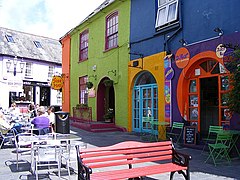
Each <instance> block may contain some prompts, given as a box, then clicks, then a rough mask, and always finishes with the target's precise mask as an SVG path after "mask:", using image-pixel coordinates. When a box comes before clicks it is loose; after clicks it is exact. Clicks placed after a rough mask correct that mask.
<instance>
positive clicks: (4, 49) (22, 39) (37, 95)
mask: <svg viewBox="0 0 240 180" xmlns="http://www.w3.org/2000/svg"><path fill="white" fill-rule="evenodd" d="M61 58H62V47H61V43H60V42H59V41H58V40H55V39H51V38H46V37H42V36H37V35H33V34H28V33H23V32H19V31H15V30H10V29H7V28H2V27H0V87H1V88H0V106H1V107H2V108H3V109H7V108H8V107H9V106H10V104H11V103H12V102H16V103H17V105H18V106H19V107H27V105H28V104H29V103H34V104H39V105H42V106H49V105H59V106H61V105H62V101H61V97H62V95H61V92H60V91H58V90H53V89H51V87H50V84H51V78H52V76H53V75H61V73H62V59H61Z"/></svg>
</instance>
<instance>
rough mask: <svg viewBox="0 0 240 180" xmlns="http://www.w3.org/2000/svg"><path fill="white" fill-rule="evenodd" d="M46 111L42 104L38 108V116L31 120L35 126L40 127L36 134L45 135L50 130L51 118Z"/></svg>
mask: <svg viewBox="0 0 240 180" xmlns="http://www.w3.org/2000/svg"><path fill="white" fill-rule="evenodd" d="M45 112H46V110H45V108H44V107H43V106H40V107H39V108H38V109H37V113H38V116H37V117H35V118H34V119H33V120H32V121H31V124H33V125H34V128H35V129H38V132H36V131H34V134H37V135H38V134H40V135H43V134H47V133H49V132H50V128H49V127H50V120H49V118H48V117H46V115H45Z"/></svg>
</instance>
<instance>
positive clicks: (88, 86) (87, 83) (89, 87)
mask: <svg viewBox="0 0 240 180" xmlns="http://www.w3.org/2000/svg"><path fill="white" fill-rule="evenodd" d="M86 86H87V88H88V89H91V88H92V87H93V83H92V82H90V81H89V82H86Z"/></svg>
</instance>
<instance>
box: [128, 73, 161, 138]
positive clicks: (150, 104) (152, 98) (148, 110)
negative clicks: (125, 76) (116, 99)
mask: <svg viewBox="0 0 240 180" xmlns="http://www.w3.org/2000/svg"><path fill="white" fill-rule="evenodd" d="M132 108H133V109H132V112H134V113H133V114H132V127H133V131H134V132H150V131H151V127H148V126H149V124H146V123H145V122H144V120H143V118H144V117H151V118H153V120H155V121H158V86H157V83H156V79H155V78H154V76H153V75H152V74H151V73H150V72H149V71H142V72H141V73H139V74H138V76H137V78H136V79H135V82H134V87H133V94H132ZM157 133H158V132H157V130H156V134H157Z"/></svg>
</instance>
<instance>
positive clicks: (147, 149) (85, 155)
mask: <svg viewBox="0 0 240 180" xmlns="http://www.w3.org/2000/svg"><path fill="white" fill-rule="evenodd" d="M168 150H172V146H171V145H167V146H159V147H143V148H141V147H134V148H131V149H130V148H129V149H125V150H121V149H120V150H119V149H112V150H108V151H100V152H99V151H97V152H91V153H89V152H87V153H85V152H80V155H81V157H82V158H90V157H99V156H109V155H115V154H135V153H141V152H154V151H168Z"/></svg>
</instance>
